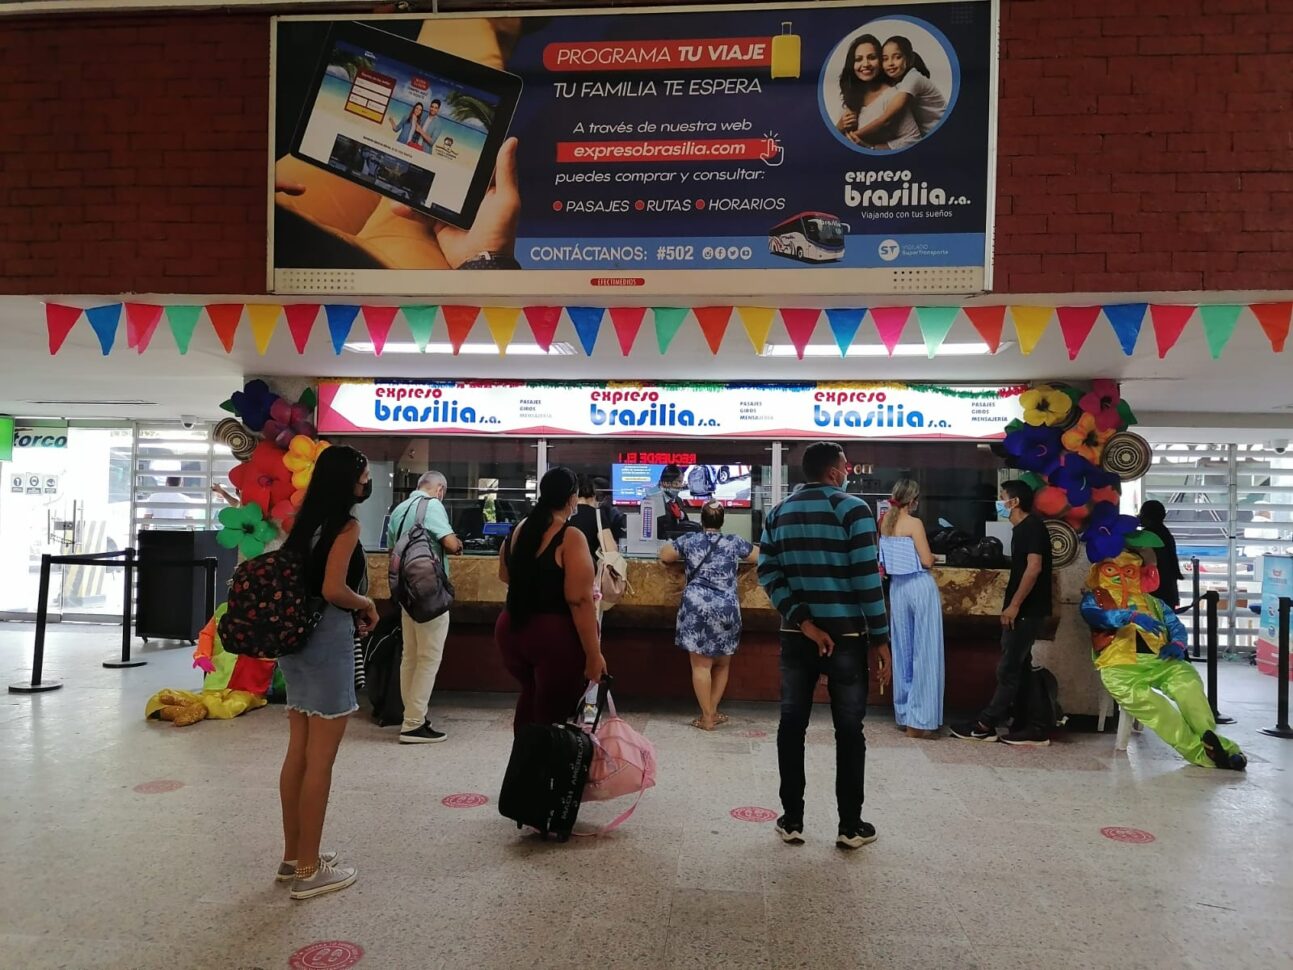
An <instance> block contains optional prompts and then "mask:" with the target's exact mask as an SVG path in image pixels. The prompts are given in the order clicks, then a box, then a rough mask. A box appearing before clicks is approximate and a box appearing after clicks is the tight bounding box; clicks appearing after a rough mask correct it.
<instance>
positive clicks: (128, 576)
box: [103, 549, 148, 668]
mask: <svg viewBox="0 0 1293 970" xmlns="http://www.w3.org/2000/svg"><path fill="white" fill-rule="evenodd" d="M124 554H125V558H124V559H123V561H122V566H123V567H124V568H123V569H122V572H123V573H124V574H125V578H124V579H123V580H122V590H121V659H120V660H105V661H104V662H103V666H105V667H109V668H120V667H143V666H144V665H145V664H147V663H148V661H147V660H135V659H132V658H131V656H130V640H131V637H132V635H133V634H132V631H133V627H134V625H135V624H134V614H135V550H134V549H126V550H124Z"/></svg>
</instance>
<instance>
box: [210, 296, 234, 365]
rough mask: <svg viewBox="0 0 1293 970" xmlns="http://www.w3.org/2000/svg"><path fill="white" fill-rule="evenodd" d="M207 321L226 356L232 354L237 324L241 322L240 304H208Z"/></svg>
mask: <svg viewBox="0 0 1293 970" xmlns="http://www.w3.org/2000/svg"><path fill="white" fill-rule="evenodd" d="M207 319H208V320H210V321H211V328H212V329H213V330H215V332H216V336H217V337H219V338H220V344H221V346H222V347H224V352H225V353H226V354H231V353H233V342H234V338H235V337H237V335H238V324H239V323H241V322H242V304H241V303H208V304H207Z"/></svg>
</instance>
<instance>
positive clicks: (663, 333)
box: [651, 306, 691, 354]
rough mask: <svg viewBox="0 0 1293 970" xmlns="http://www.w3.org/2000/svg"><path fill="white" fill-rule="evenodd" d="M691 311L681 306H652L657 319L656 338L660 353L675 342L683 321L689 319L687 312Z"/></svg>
mask: <svg viewBox="0 0 1293 970" xmlns="http://www.w3.org/2000/svg"><path fill="white" fill-rule="evenodd" d="M690 312H691V311H690V310H688V309H687V308H686V307H681V306H657V307H652V308H651V316H652V318H653V319H654V320H655V339H656V344H657V345H658V346H659V347H660V353H662V354H663V353H664V352H665V351H667V350H668V349H669V345H670V344H671V343H673V338H674V337H676V336H677V335H678V331H679V330H680V329H681V328H682V322H683V321H684V320H686V319H687V314H688V313H690Z"/></svg>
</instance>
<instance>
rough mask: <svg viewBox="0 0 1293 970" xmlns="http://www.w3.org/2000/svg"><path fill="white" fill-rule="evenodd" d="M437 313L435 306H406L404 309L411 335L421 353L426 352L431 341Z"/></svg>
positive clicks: (405, 320) (405, 319)
mask: <svg viewBox="0 0 1293 970" xmlns="http://www.w3.org/2000/svg"><path fill="white" fill-rule="evenodd" d="M435 311H436V308H435V307H433V306H406V307H405V308H404V322H405V323H407V324H408V325H409V333H411V334H412V335H413V342H414V343H415V344H417V346H418V351H419V352H425V351H426V349H427V342H428V341H429V340H430V339H431V329H432V327H434V326H435Z"/></svg>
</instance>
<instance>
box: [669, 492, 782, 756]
mask: <svg viewBox="0 0 1293 970" xmlns="http://www.w3.org/2000/svg"><path fill="white" fill-rule="evenodd" d="M723 518H724V514H723V506H722V505H720V504H719V503H717V502H710V503H708V504H707V505H706V506H705V507H704V508H703V509H701V511H700V525H701V528H702V529H703V530H704V531H702V532H691V533H688V534H686V535H681V536H679V537H678V538H676V539H674V540H673V542H666V543H664V544H663V545H661V546H660V561H661V562H666V563H678V562H680V563H682V564H683V567H684V568H685V569H686V574H687V585H686V586H685V587H684V588H683V591H682V603H681V604H680V605H679V607H678V628H677V629H678V632H677V641H676V642H677V644H678V646H680V647H682V648H683V649H684V650H686V651H688V652H689V653H690V654H691V686H692V689H693V690H694V691H695V692H696V700H697V702H698V703H699V704H700V717H698V718H696V719H695V720H693V721H692V722H691V726H692V727H695V728H700V729H701V730H702V731H712V730H714V728H715V727H717V726H718V725H719V724H722V723H723V722H724V721H726V720H727V715H726V714H720V713H719V712H718V705H719V704H720V703H721V702H722V700H723V691H724V690H726V689H727V675H728V673H729V670H730V668H731V665H732V655H733V654H734V653H736V648H737V647H738V646H739V645H740V643H741V604H740V601H739V599H738V598H737V595H736V569H737V564H738V563H741V562H751V563H752V562H757V561H758V558H759V547H758V546H756V545H754V544H753V543H751V542H750V541H749V540H748V539H742V538H741V537H740V536H735V535H723Z"/></svg>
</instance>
